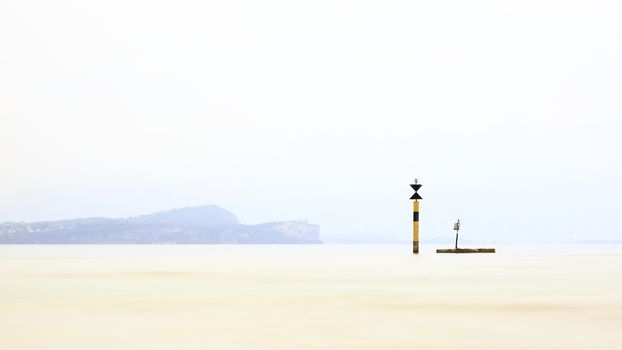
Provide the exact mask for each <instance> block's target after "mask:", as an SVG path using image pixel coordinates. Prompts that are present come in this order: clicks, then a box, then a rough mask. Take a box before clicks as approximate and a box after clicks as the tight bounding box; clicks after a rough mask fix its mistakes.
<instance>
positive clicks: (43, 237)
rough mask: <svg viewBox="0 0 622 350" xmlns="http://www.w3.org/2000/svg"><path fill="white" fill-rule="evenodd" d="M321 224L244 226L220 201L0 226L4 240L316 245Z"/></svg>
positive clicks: (297, 222) (3, 241) (60, 242)
mask: <svg viewBox="0 0 622 350" xmlns="http://www.w3.org/2000/svg"><path fill="white" fill-rule="evenodd" d="M319 232H320V227H319V226H318V225H313V224H309V223H308V222H306V221H302V220H298V221H281V222H269V223H264V224H258V225H244V224H242V223H240V221H239V220H238V218H237V217H236V216H235V215H234V214H233V213H231V212H229V211H227V210H225V209H223V208H220V207H219V206H216V205H205V206H200V207H187V208H180V209H173V210H167V211H161V212H157V213H153V214H147V215H140V216H136V217H129V218H117V219H110V218H102V217H93V218H81V219H72V220H58V221H41V222H33V223H25V222H20V223H17V222H5V223H1V224H0V244H3V243H4V244H279V243H289V244H317V243H322V241H321V240H320V237H319Z"/></svg>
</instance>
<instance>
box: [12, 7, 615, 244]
mask: <svg viewBox="0 0 622 350" xmlns="http://www.w3.org/2000/svg"><path fill="white" fill-rule="evenodd" d="M621 14H622V5H621V4H620V3H619V2H616V1H483V0H477V1H434V2H430V1H344V0H331V1H306V2H301V1H271V0H267V1H207V2H205V1H137V0H124V1H106V2H96V1H53V2H49V1H28V0H26V1H13V0H7V1H3V2H2V3H1V4H0V44H1V47H0V96H1V97H0V164H2V177H1V179H2V181H0V221H6V220H27V221H31V220H42V219H58V218H73V217H83V216H128V215H136V214H141V213H147V212H151V211H156V210H163V209H169V208H174V207H179V206H190V205H199V204H218V205H221V206H222V207H224V208H226V209H229V210H231V211H232V212H234V213H235V214H237V215H238V216H239V217H240V219H241V220H242V221H243V222H247V223H256V222H262V221H269V220H280V219H296V218H306V219H309V220H310V221H312V222H314V223H318V224H320V225H322V230H323V232H324V233H325V234H338V233H352V232H361V233H374V234H378V235H387V236H401V235H403V236H404V237H405V240H409V239H410V225H411V223H410V218H411V214H410V209H411V207H410V203H409V201H408V198H409V197H410V195H411V192H410V188H409V186H408V184H409V183H410V182H411V181H412V180H413V178H414V177H415V176H417V177H419V179H420V180H421V182H422V183H423V188H422V190H421V195H422V196H423V198H424V200H423V202H422V209H421V220H422V223H421V227H422V237H424V236H425V235H429V236H432V235H433V236H438V235H442V234H448V235H450V234H451V225H452V222H453V220H455V218H457V217H460V218H461V219H462V221H463V222H464V225H463V228H464V234H465V238H466V237H471V238H476V239H490V240H495V239H499V240H523V239H525V240H531V239H539V240H551V241H555V240H559V239H570V240H581V239H592V238H606V239H622V229H621V228H620V224H619V219H618V218H619V217H620V216H619V214H618V210H619V208H620V207H621V206H620V204H619V198H620V197H621V196H622V181H621V180H622V160H621V159H622V157H620V155H619V153H620V150H622V138H621V137H620V133H621V132H622V107H621V106H622V104H621V100H620V98H621V96H622V83H621V82H622V68H621V65H620V62H622V21H620V16H621Z"/></svg>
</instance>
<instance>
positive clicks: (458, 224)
mask: <svg viewBox="0 0 622 350" xmlns="http://www.w3.org/2000/svg"><path fill="white" fill-rule="evenodd" d="M454 230H455V231H456V250H457V249H458V231H460V219H458V221H456V223H455V224H454Z"/></svg>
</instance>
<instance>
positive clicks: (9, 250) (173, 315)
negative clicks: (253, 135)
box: [0, 245, 622, 350]
mask: <svg viewBox="0 0 622 350" xmlns="http://www.w3.org/2000/svg"><path fill="white" fill-rule="evenodd" d="M426 248H427V249H428V250H425V249H424V250H423V252H422V254H420V255H419V256H413V255H411V254H410V253H409V251H410V246H408V245H403V246H402V245H389V246H374V245H369V246H368V245H358V246H348V245H343V246H341V245H317V246H292V245H282V246H0V348H2V349H10V350H20V349H37V350H40V349H67V350H71V349H81V350H82V349H106V350H109V349H167V350H168V349H425V350H428V349H432V350H433V349H478V350H481V349H495V350H499V349H564V350H568V349H616V350H617V349H622V245H595V246H579V245H568V246H563V245H562V246H550V247H528V246H526V247H497V251H498V253H497V254H480V255H477V254H474V255H437V254H434V252H433V250H432V249H431V247H426Z"/></svg>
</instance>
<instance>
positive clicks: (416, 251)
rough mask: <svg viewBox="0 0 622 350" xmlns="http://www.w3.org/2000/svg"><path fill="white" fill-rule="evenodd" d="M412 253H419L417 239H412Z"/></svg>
mask: <svg viewBox="0 0 622 350" xmlns="http://www.w3.org/2000/svg"><path fill="white" fill-rule="evenodd" d="M413 254H419V241H413Z"/></svg>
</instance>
